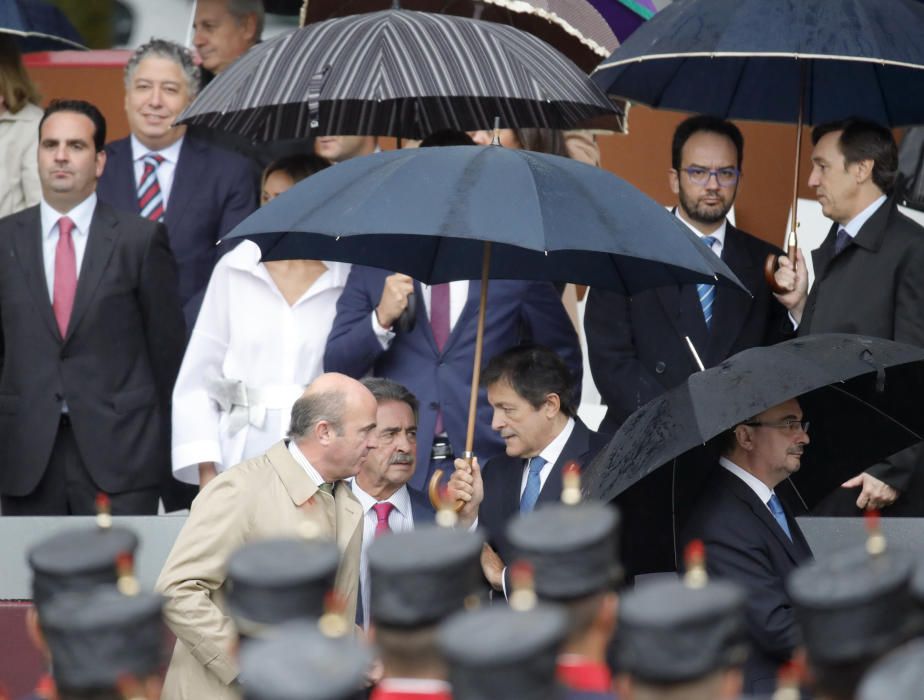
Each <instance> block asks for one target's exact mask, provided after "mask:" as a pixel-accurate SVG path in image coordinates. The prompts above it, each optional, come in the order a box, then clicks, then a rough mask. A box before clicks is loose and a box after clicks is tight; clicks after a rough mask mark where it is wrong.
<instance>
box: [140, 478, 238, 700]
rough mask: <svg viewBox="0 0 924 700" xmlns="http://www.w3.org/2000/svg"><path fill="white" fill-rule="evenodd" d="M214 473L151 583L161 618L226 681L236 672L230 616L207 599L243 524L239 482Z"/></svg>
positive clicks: (235, 546) (222, 574) (221, 579)
mask: <svg viewBox="0 0 924 700" xmlns="http://www.w3.org/2000/svg"><path fill="white" fill-rule="evenodd" d="M235 476H236V475H234V474H233V472H226V473H224V474H220V475H219V476H218V477H216V478H215V479H214V480H213V481H211V482H210V483H209V484H208V486H206V488H205V489H204V490H203V491H202V493H201V494H200V495H199V496H198V497H197V498H196V500H195V501H194V502H193V507H192V510H191V511H190V513H189V518H188V519H187V521H186V524H185V525H184V526H183V529H182V530H181V531H180V534H179V536H178V537H177V540H176V542H175V543H174V545H173V549H172V550H171V551H170V555H169V556H168V557H167V561H166V562H165V563H164V568H163V570H162V571H161V572H160V577H159V578H158V579H157V584H156V585H155V589H156V590H157V591H158V592H159V593H161V594H163V596H164V598H165V602H164V620H165V621H166V623H167V625H168V626H169V627H170V629H171V630H172V631H173V633H174V634H175V635H176V637H177V639H179V640H180V641H181V642H182V643H183V644H185V645H186V646H187V647H188V648H189V651H190V653H191V654H192V655H193V657H194V658H195V659H196V660H197V661H198V662H199V663H201V664H202V665H203V666H204V667H206V668H207V669H209V671H211V672H212V673H214V674H215V675H216V676H217V677H218V678H219V679H220V680H221V681H222V682H223V683H225V684H230V683H231V682H232V681H233V680H234V679H235V678H236V677H237V675H238V668H237V663H236V661H235V658H234V652H233V647H234V644H235V642H236V639H237V636H236V632H235V630H234V626H233V624H232V622H231V619H230V618H229V617H227V616H226V615H225V614H224V613H223V612H222V611H221V609H220V608H219V607H218V606H217V605H216V604H215V602H214V601H213V600H212V596H213V595H214V594H215V592H216V591H217V590H218V589H219V588H220V587H221V586H222V584H223V583H224V581H225V565H226V563H227V560H228V557H229V556H230V555H231V553H232V552H234V551H235V550H236V549H238V548H239V547H241V546H242V545H243V544H244V542H245V540H246V534H247V531H248V528H249V521H248V519H247V516H246V512H247V506H246V500H247V498H248V497H249V496H248V494H247V493H246V490H247V489H245V488H244V485H243V484H241V483H240V482H239V481H238V480H237V479H235V478H234V477H235Z"/></svg>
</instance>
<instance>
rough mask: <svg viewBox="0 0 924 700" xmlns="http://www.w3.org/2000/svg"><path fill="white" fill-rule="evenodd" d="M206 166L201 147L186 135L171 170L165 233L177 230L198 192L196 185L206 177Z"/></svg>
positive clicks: (165, 215)
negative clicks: (189, 204)
mask: <svg viewBox="0 0 924 700" xmlns="http://www.w3.org/2000/svg"><path fill="white" fill-rule="evenodd" d="M207 169H208V164H207V162H206V159H205V157H204V156H203V154H202V147H201V145H200V144H199V143H198V142H197V141H196V140H195V139H194V138H190V137H189V136H188V135H187V136H185V137H184V138H183V145H182V146H180V157H179V159H177V164H176V168H174V170H173V173H174V175H173V185H172V186H171V188H170V199H168V200H167V208H166V213H165V214H164V224H165V225H166V226H167V232H168V233H169V232H170V231H176V230H179V222H180V219H181V218H182V217H183V213H184V212H185V211H186V209H187V204H188V202H189V200H190V199H191V198H192V197H193V196H195V195H196V194H197V193H198V192H199V185H198V183H200V182H202V181H203V179H204V178H206V176H207V174H208V173H207Z"/></svg>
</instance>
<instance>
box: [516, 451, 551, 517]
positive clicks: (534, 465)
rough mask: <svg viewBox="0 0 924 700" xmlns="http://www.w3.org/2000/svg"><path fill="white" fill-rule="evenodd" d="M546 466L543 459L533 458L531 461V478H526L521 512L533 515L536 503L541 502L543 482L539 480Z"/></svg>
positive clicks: (521, 499)
mask: <svg viewBox="0 0 924 700" xmlns="http://www.w3.org/2000/svg"><path fill="white" fill-rule="evenodd" d="M545 465H546V461H545V460H544V459H542V457H533V458H532V459H530V460H529V476H527V477H526V488H525V489H523V495H522V496H521V497H520V512H521V513H531V512H532V510H533V508H535V507H536V501H538V500H539V491H541V490H542V482H541V481H540V480H539V472H541V471H542V468H543V467H544V466H545Z"/></svg>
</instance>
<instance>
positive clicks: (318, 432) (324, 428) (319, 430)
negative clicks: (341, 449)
mask: <svg viewBox="0 0 924 700" xmlns="http://www.w3.org/2000/svg"><path fill="white" fill-rule="evenodd" d="M314 436H315V437H316V438H317V440H318V442H319V443H320V444H322V445H325V446H327V445H330V443H331V440H332V438H333V437H334V426H332V425H331V424H330V423H329V422H328V421H326V420H319V421H318V422H317V423H316V424H315V426H314Z"/></svg>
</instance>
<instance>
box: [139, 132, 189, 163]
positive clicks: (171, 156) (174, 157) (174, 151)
mask: <svg viewBox="0 0 924 700" xmlns="http://www.w3.org/2000/svg"><path fill="white" fill-rule="evenodd" d="M184 138H185V137H183V136H181V137H180V138H178V139H177V140H176V141H174V142H173V143H171V144H170V145H169V146H167V147H166V148H164V149H161V150H159V151H155V150H151V149H150V148H148V147H147V146H145V145H144V144H143V143H141V141H139V140H138V138H137V137H136V136H135V135H134V134H132V135H131V142H132V162H135V161H139V160H141V159H142V158H144V157H145V156H146V155H147V154H148V153H159V154H160V155H162V156H163V157H164V160H167V161H169V162H170V163H173V164H174V165H176V163H177V161H178V160H179V159H180V148H181V147H182V146H183V139H184Z"/></svg>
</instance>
